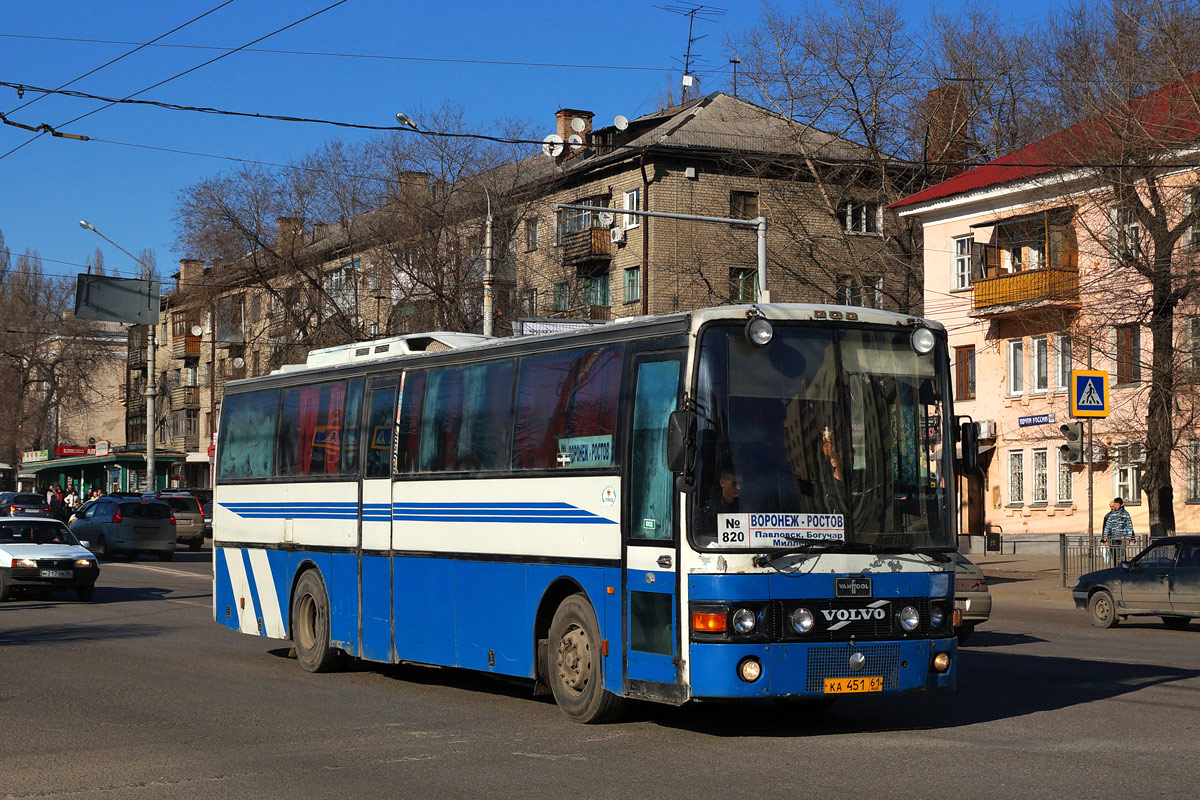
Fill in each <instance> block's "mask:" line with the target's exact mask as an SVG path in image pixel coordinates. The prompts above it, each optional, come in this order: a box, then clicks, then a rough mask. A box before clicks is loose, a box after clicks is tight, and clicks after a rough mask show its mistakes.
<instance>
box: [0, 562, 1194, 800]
mask: <svg viewBox="0 0 1200 800" xmlns="http://www.w3.org/2000/svg"><path fill="white" fill-rule="evenodd" d="M208 557H209V553H208V551H207V550H205V551H203V552H201V553H197V554H192V553H187V552H184V551H181V552H180V553H179V555H178V556H177V560H176V561H174V562H171V563H169V564H163V563H159V562H154V561H137V562H125V561H116V562H109V563H105V564H104V565H103V567H102V572H101V580H100V583H99V585H98V587H97V591H96V602H94V603H92V604H82V603H77V602H74V601H73V600H69V599H67V597H66V596H65V595H63V596H55V595H50V596H46V597H42V598H39V599H27V598H20V599H18V600H17V601H15V602H8V603H4V604H0V797H6V798H11V797H16V798H59V797H68V798H75V797H83V798H92V797H96V798H109V797H111V798H164V797H168V798H225V797H253V798H274V797H287V798H309V797H312V798H328V797H335V796H337V797H356V796H360V797H401V796H404V797H484V796H487V797H529V796H550V797H559V796H578V797H587V798H592V797H622V798H623V797H633V796H640V797H669V798H689V797H719V798H733V797H748V796H753V797H788V798H796V797H819V798H823V797H831V798H833V797H836V798H839V800H841V799H843V798H891V797H896V798H906V799H911V798H922V797H948V798H958V797H970V798H973V800H974V799H975V798H993V797H995V798H1001V797H1002V798H1006V799H1007V800H1010V799H1011V798H1016V797H1022V798H1024V797H1037V798H1041V797H1045V798H1071V799H1072V800H1078V799H1079V798H1088V797H1097V798H1107V797H1112V796H1131V797H1157V798H1194V797H1196V796H1197V788H1196V787H1197V785H1198V782H1197V777H1196V773H1197V769H1198V766H1197V765H1200V622H1193V623H1192V625H1191V626H1190V627H1189V628H1188V629H1187V630H1185V631H1168V630H1166V629H1164V628H1163V627H1162V626H1161V625H1160V624H1159V623H1158V622H1157V620H1154V621H1152V622H1151V621H1147V622H1146V623H1145V624H1141V623H1135V624H1127V625H1122V626H1120V627H1118V628H1116V629H1114V630H1108V631H1102V630H1098V629H1095V628H1092V627H1090V626H1089V625H1088V623H1087V619H1086V617H1085V615H1084V614H1083V613H1082V612H1076V611H1074V610H1073V609H1072V608H1071V607H1070V604H1069V601H1068V600H1067V599H1066V597H1067V596H1066V595H1065V594H1063V593H1062V592H1061V591H1059V592H1058V593H1057V594H1056V593H1053V592H1051V593H1049V594H1050V595H1052V596H1049V597H1043V596H1039V595H1038V594H1037V593H1036V592H1026V591H1023V590H1022V584H1021V582H1019V581H1016V582H1009V583H1005V582H1002V581H1001V582H998V583H997V584H996V585H994V587H993V595H994V597H995V601H996V608H995V611H994V616H993V620H992V622H991V623H990V624H989V625H988V626H986V627H984V628H980V629H979V630H978V631H976V634H975V636H974V637H973V639H972V641H971V645H970V646H969V647H967V648H965V649H964V650H963V651H962V657H961V662H960V673H959V674H960V680H959V690H958V691H957V692H955V693H952V694H941V695H908V696H900V697H879V696H874V697H857V698H846V699H841V700H839V701H838V703H837V704H836V705H835V706H834V707H833V708H832V709H831V710H830V711H828V712H824V713H813V712H811V711H809V710H806V709H804V708H798V707H794V706H791V707H786V708H776V707H745V706H731V707H726V706H692V707H686V708H682V709H671V708H666V707H661V706H648V705H641V706H637V707H635V708H634V709H633V710H632V712H631V713H630V714H629V715H628V716H627V718H626V720H624V721H623V722H620V723H617V724H612V725H605V726H598V727H597V726H580V725H576V724H573V723H571V722H569V721H567V720H566V718H565V717H563V716H562V715H561V714H560V713H559V712H558V711H557V709H556V708H555V707H554V705H553V703H551V702H549V701H547V700H546V699H545V698H532V697H530V692H529V689H528V687H526V686H522V685H514V684H508V683H503V682H498V681H494V680H491V679H488V678H485V677H480V676H476V675H472V674H470V673H464V672H459V671H455V670H436V669H429V668H420V667H393V666H374V665H368V666H358V667H355V668H354V669H352V670H351V671H350V672H346V673H337V674H329V675H310V674H307V673H305V672H303V671H302V670H301V669H300V667H299V666H298V665H297V664H296V663H295V661H294V660H292V659H289V658H287V646H286V643H284V642H277V641H267V640H262V639H257V638H254V637H249V636H243V635H240V634H235V633H233V632H231V631H228V630H226V629H224V628H222V627H220V626H218V625H216V624H215V623H213V622H212V621H211V612H210V606H209V600H210V596H209V593H210V579H209V574H208V571H209V564H208ZM481 624H482V623H481Z"/></svg>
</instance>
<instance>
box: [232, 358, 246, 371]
mask: <svg viewBox="0 0 1200 800" xmlns="http://www.w3.org/2000/svg"><path fill="white" fill-rule="evenodd" d="M233 365H234V366H235V367H237V368H238V369H241V368H242V367H244V366H246V359H244V358H242V357H241V356H238V357H237V358H235V359H234V360H233Z"/></svg>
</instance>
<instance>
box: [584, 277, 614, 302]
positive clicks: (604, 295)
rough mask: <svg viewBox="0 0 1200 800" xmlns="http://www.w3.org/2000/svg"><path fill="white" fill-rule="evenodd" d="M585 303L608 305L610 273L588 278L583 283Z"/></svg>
mask: <svg viewBox="0 0 1200 800" xmlns="http://www.w3.org/2000/svg"><path fill="white" fill-rule="evenodd" d="M583 304H584V305H585V306H606V305H608V273H607V272H606V273H604V274H603V275H595V276H593V277H591V278H586V279H585V280H584V283H583Z"/></svg>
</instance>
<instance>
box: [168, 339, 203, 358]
mask: <svg viewBox="0 0 1200 800" xmlns="http://www.w3.org/2000/svg"><path fill="white" fill-rule="evenodd" d="M171 356H172V357H173V358H199V357H200V337H199V336H177V337H176V338H174V339H172V340H171Z"/></svg>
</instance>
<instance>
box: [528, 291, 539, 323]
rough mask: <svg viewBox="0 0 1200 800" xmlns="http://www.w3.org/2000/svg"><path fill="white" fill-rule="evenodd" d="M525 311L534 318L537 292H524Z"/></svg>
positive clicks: (536, 310)
mask: <svg viewBox="0 0 1200 800" xmlns="http://www.w3.org/2000/svg"><path fill="white" fill-rule="evenodd" d="M525 310H526V313H527V314H529V316H531V317H536V316H537V313H538V290H537V289H526V290H525Z"/></svg>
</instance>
